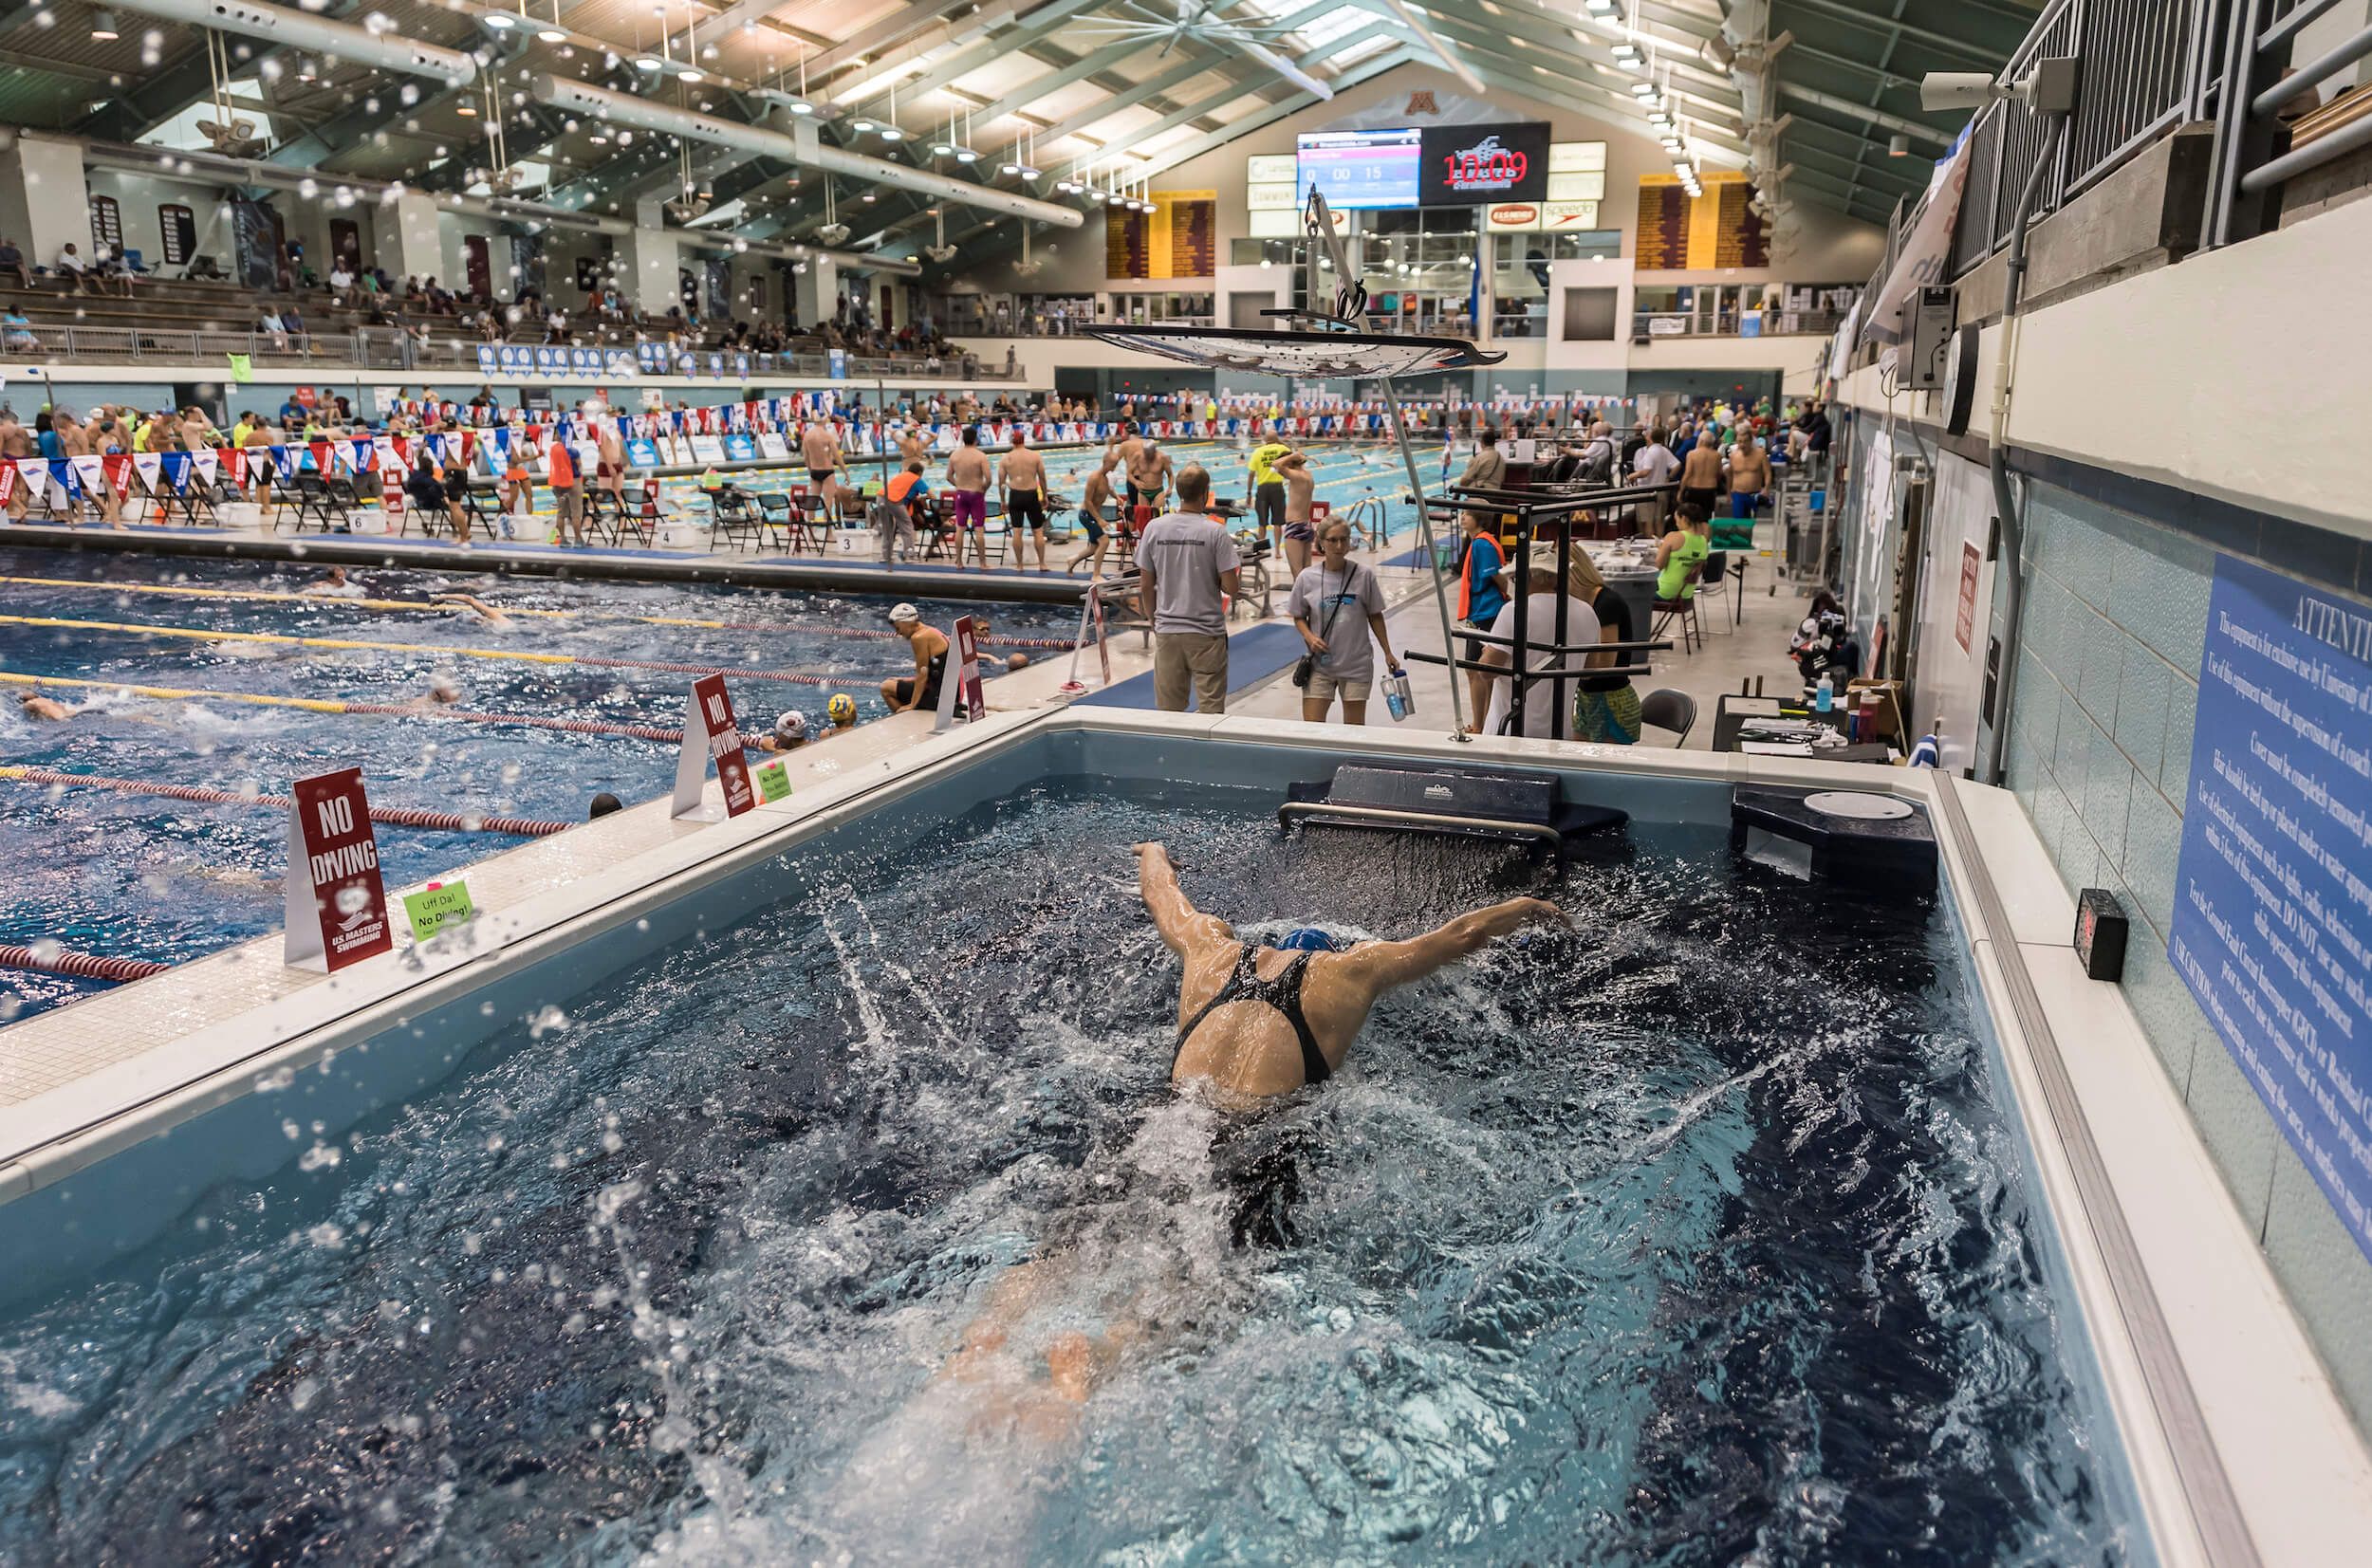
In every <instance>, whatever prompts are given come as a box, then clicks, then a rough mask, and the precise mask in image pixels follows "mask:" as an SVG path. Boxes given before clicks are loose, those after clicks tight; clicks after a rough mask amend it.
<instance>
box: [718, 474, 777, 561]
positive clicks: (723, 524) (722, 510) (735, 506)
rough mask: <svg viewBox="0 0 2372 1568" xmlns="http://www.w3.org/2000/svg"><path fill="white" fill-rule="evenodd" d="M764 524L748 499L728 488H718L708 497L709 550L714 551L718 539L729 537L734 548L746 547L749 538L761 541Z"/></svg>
mask: <svg viewBox="0 0 2372 1568" xmlns="http://www.w3.org/2000/svg"><path fill="white" fill-rule="evenodd" d="M764 532H765V530H764V526H763V524H762V523H761V522H760V521H759V518H758V515H757V512H756V511H755V509H754V508H752V507H751V505H750V503H749V501H748V500H747V499H746V498H745V497H743V496H740V495H737V494H734V493H732V491H729V490H718V491H717V492H716V493H715V494H713V495H711V496H710V497H709V552H710V553H711V554H712V555H713V554H714V553H715V551H716V542H717V541H718V540H719V539H730V540H732V542H733V548H734V549H736V550H740V549H747V548H748V547H749V544H750V542H751V540H758V541H760V542H761V543H763V539H764Z"/></svg>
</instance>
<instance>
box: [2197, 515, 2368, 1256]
mask: <svg viewBox="0 0 2372 1568" xmlns="http://www.w3.org/2000/svg"><path fill="white" fill-rule="evenodd" d="M2166 951H2167V956H2168V957H2169V958H2170V959H2171V960H2172V961H2173V963H2174V966H2175V968H2176V970H2177V972H2178V973H2179V974H2181V976H2182V977H2183V980H2184V982H2185V983H2186V984H2188V985H2189V986H2190V987H2191V991H2192V994H2193V995H2195V996H2196V997H2197V998H2198V1000H2199V1005H2200V1007H2201V1008H2202V1009H2204V1010H2205V1012H2206V1013H2207V1016H2208V1018H2209V1020H2210V1021H2212V1022H2213V1023H2214V1025H2215V1031H2216V1033H2218V1034H2219V1035H2221V1036H2222V1037H2223V1040H2224V1044H2225V1046H2226V1048H2227V1049H2229V1050H2230V1051H2231V1052H2232V1054H2233V1060H2234V1061H2237V1062H2239V1063H2240V1067H2241V1070H2242V1071H2243V1072H2244V1073H2246V1074H2247V1075H2248V1078H2249V1081H2250V1082H2251V1083H2252V1084H2253V1085H2254V1086H2255V1088H2256V1092H2257V1094H2258V1096H2259V1097H2260V1098H2263V1099H2264V1101H2265V1104H2266V1108H2267V1109H2268V1110H2269V1111H2270V1112H2271V1113H2272V1115H2273V1121H2274V1123H2275V1125H2277V1126H2279V1127H2280V1128H2281V1130H2282V1134H2283V1135H2284V1136H2285V1137H2287V1138H2289V1143H2290V1147H2291V1148H2293V1149H2295V1150H2297V1152H2298V1157H2299V1158H2300V1159H2302V1160H2304V1161H2305V1162H2306V1167H2307V1170H2308V1171H2312V1172H2314V1179H2315V1180H2316V1181H2317V1182H2318V1183H2320V1184H2321V1185H2322V1188H2323V1191H2324V1193H2325V1194H2326V1196H2328V1197H2329V1199H2330V1201H2331V1206H2332V1208H2335V1209H2337V1210H2338V1212H2339V1217H2340V1218H2341V1220H2343V1221H2344V1223H2345V1224H2346V1227H2347V1229H2348V1231H2349V1233H2350V1234H2352V1235H2353V1236H2354V1237H2355V1239H2356V1245H2358V1246H2359V1247H2362V1248H2363V1251H2364V1252H2365V1254H2366V1255H2367V1256H2372V606H2367V605H2364V604H2361V603H2358V602H2357V601H2355V600H2350V599H2346V598H2344V597H2342V596H2341V595H2339V594H2337V593H2334V592H2330V591H2328V590H2326V589H2322V588H2317V587H2313V586H2310V585H2308V584H2307V583H2304V582H2300V581H2297V580H2296V579H2294V578H2288V577H2283V576H2281V575H2279V574H2278V573H2274V572H2269V571H2267V570H2265V569H2264V568H2263V567H2261V566H2253V565H2251V564H2250V563H2247V562H2245V561H2238V560H2234V559H2233V557H2231V556H2218V557H2217V558H2216V562H2215V589H2214V594H2213V596H2212V597H2211V598H2210V599H2209V601H2208V607H2207V648H2206V652H2205V653H2204V654H2203V655H2201V657H2200V660H2199V708H2198V721H2197V730H2196V739H2195V740H2194V742H2193V743H2192V747H2191V800H2190V804H2189V806H2188V808H2187V809H2186V810H2185V812H2184V814H2183V819H2182V858H2181V860H2180V861H2179V862H2178V864H2177V869H2176V875H2175V916H2174V930H2173V932H2171V933H2170V934H2169V935H2168V938H2167V943H2166Z"/></svg>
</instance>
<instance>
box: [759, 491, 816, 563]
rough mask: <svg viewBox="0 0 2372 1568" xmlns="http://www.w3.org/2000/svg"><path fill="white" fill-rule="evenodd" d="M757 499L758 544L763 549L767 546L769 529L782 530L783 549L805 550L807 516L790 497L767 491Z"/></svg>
mask: <svg viewBox="0 0 2372 1568" xmlns="http://www.w3.org/2000/svg"><path fill="white" fill-rule="evenodd" d="M756 499H757V504H758V544H759V546H760V547H761V548H763V547H764V546H765V544H766V530H767V529H769V528H779V529H781V530H782V535H783V548H785V549H787V550H804V549H806V547H807V519H806V513H805V512H803V511H801V510H800V509H799V507H798V506H797V505H796V504H794V503H793V502H792V500H791V498H790V497H789V496H788V495H783V494H779V493H776V492H773V491H766V492H762V493H761V494H759V495H758V496H757V498H756Z"/></svg>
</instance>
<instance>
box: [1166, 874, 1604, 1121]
mask: <svg viewBox="0 0 2372 1568" xmlns="http://www.w3.org/2000/svg"><path fill="white" fill-rule="evenodd" d="M1137 887H1138V892H1139V893H1140V895H1142V896H1143V898H1144V901H1145V908H1146V910H1147V911H1148V912H1149V913H1151V914H1152V916H1153V923H1154V925H1155V927H1156V928H1157V929H1158V930H1159V932H1161V940H1162V941H1163V942H1164V943H1166V944H1167V945H1168V947H1169V950H1171V951H1172V952H1174V953H1177V955H1178V957H1179V958H1181V959H1183V960H1184V961H1185V966H1186V967H1185V973H1184V976H1183V978H1182V979H1181V980H1180V981H1179V983H1178V991H1177V1013H1178V1028H1177V1048H1176V1051H1175V1054H1173V1055H1172V1057H1171V1059H1170V1081H1171V1082H1172V1083H1188V1082H1195V1081H1202V1082H1207V1083H1208V1084H1209V1085H1210V1086H1211V1088H1212V1089H1213V1091H1214V1094H1215V1095H1216V1097H1217V1098H1219V1099H1220V1100H1221V1101H1222V1102H1234V1103H1237V1104H1243V1103H1256V1102H1258V1101H1260V1100H1264V1099H1270V1098H1275V1097H1277V1096H1279V1095H1288V1094H1290V1093H1292V1092H1293V1091H1294V1090H1296V1089H1298V1088H1300V1087H1302V1086H1303V1085H1304V1084H1307V1083H1322V1082H1324V1081H1325V1079H1327V1078H1328V1077H1329V1076H1331V1075H1332V1074H1333V1072H1334V1070H1335V1069H1336V1068H1338V1067H1340V1066H1342V1064H1343V1059H1344V1057H1345V1056H1347V1055H1349V1054H1350V1048H1351V1042H1352V1040H1353V1039H1355V1038H1356V1037H1357V1036H1358V1034H1359V1031H1360V1027H1361V1025H1362V1024H1365V1023H1366V1022H1367V1014H1368V1011H1369V1009H1371V1008H1372V1007H1374V1006H1375V1005H1376V999H1377V998H1378V997H1380V996H1381V995H1382V994H1383V993H1384V992H1386V991H1388V990H1391V989H1393V988H1394V987H1399V986H1405V985H1408V984H1410V983H1411V982H1413V981H1418V980H1422V979H1423V978H1424V977H1425V976H1427V975H1429V974H1431V973H1433V971H1434V970H1436V969H1438V968H1445V967H1446V966H1448V965H1451V964H1455V963H1456V962H1457V961H1458V960H1460V959H1462V958H1464V957H1466V956H1467V955H1468V954H1470V953H1473V952H1475V951H1477V950H1480V949H1481V948H1482V947H1483V945H1484V944H1485V943H1487V942H1489V941H1491V939H1492V938H1493V937H1496V936H1505V935H1507V934H1509V933H1510V932H1514V931H1516V930H1517V929H1518V928H1520V927H1523V926H1526V925H1531V924H1564V923H1565V913H1564V912H1563V911H1561V910H1559V909H1558V908H1557V907H1556V905H1554V904H1551V903H1548V902H1547V901H1546V900H1544V899H1539V898H1510V899H1509V900H1507V901H1506V902H1505V903H1501V904H1493V905H1492V906H1491V907H1490V908H1489V909H1481V910H1474V911H1473V912H1471V913H1466V914H1461V915H1459V916H1458V917H1457V918H1456V919H1455V920H1452V921H1449V922H1448V923H1447V924H1444V925H1441V926H1438V927H1436V928H1435V929H1434V930H1432V931H1429V932H1425V933H1424V934H1423V935H1421V936H1413V937H1410V938H1408V939H1407V940H1406V941H1401V942H1360V943H1357V944H1355V945H1352V946H1348V947H1345V946H1343V945H1340V944H1338V943H1337V942H1336V941H1335V939H1334V938H1333V937H1331V936H1329V935H1328V934H1327V933H1326V932H1322V931H1317V930H1314V929H1307V928H1305V929H1304V930H1301V931H1297V932H1293V933H1292V934H1291V935H1289V936H1288V937H1287V938H1286V939H1285V945H1284V946H1283V947H1281V948H1274V947H1267V946H1263V945H1260V944H1256V943H1251V942H1246V941H1244V940H1242V939H1241V938H1240V937H1238V936H1237V935H1236V934H1235V928H1234V927H1232V926H1231V925H1229V924H1228V923H1227V922H1226V921H1224V920H1222V919H1220V918H1219V917H1218V916H1217V915H1215V914H1205V913H1202V912H1201V911H1199V910H1197V909H1195V906H1194V904H1193V903H1192V902H1191V901H1189V900H1188V898H1187V896H1186V895H1185V892H1184V891H1183V890H1182V889H1181V888H1180V887H1179V886H1178V883H1177V868H1176V867H1174V866H1173V865H1171V864H1170V856H1169V851H1168V850H1167V849H1166V848H1165V847H1164V846H1162V845H1161V844H1158V843H1146V844H1139V845H1138V846H1137Z"/></svg>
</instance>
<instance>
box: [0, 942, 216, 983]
mask: <svg viewBox="0 0 2372 1568" xmlns="http://www.w3.org/2000/svg"><path fill="white" fill-rule="evenodd" d="M0 968H5V969H34V970H37V971H39V972H40V973H43V974H71V975H76V976H79V977H80V978H82V979H84V980H118V981H121V980H145V979H147V978H148V977H149V976H150V975H152V974H162V973H164V972H165V971H166V970H167V969H169V968H173V966H172V965H170V964H158V963H157V962H155V961H153V960H151V959H146V958H102V957H100V956H99V954H97V953H95V952H69V951H67V950H65V949H64V948H60V949H59V950H57V951H55V952H50V953H40V952H35V951H34V950H32V949H30V948H20V947H17V946H16V945H15V944H13V943H7V942H0Z"/></svg>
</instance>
